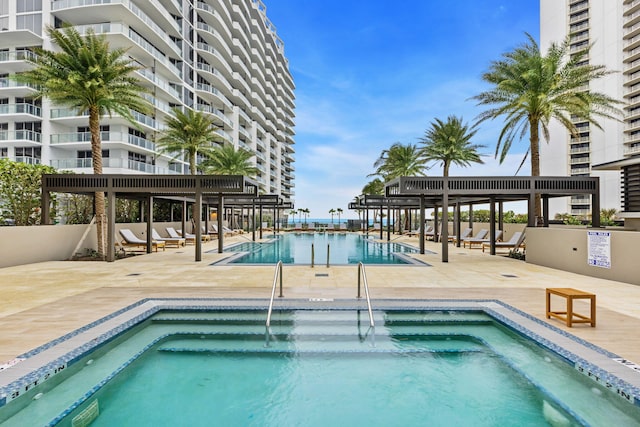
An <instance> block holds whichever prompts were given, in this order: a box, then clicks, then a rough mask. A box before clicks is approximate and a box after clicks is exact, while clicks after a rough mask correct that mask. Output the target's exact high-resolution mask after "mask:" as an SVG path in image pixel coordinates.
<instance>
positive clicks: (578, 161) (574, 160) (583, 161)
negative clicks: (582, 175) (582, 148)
mask: <svg viewBox="0 0 640 427" xmlns="http://www.w3.org/2000/svg"><path fill="white" fill-rule="evenodd" d="M590 161H591V160H590V158H589V157H577V158H572V159H571V160H569V164H572V165H581V164H589V163H590Z"/></svg>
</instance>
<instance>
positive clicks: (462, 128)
mask: <svg viewBox="0 0 640 427" xmlns="http://www.w3.org/2000/svg"><path fill="white" fill-rule="evenodd" d="M477 131H478V130H477V129H476V128H475V127H472V128H469V126H468V125H467V124H463V123H462V118H458V117H456V116H449V117H447V121H446V122H443V121H442V120H440V119H435V121H434V122H431V128H430V129H428V130H426V131H425V133H424V137H422V138H421V139H420V142H421V143H422V144H424V147H423V148H422V154H423V157H424V159H425V160H426V161H427V162H429V161H436V162H442V166H443V176H449V166H450V165H451V164H452V163H453V164H455V165H458V166H469V165H470V164H471V163H484V162H483V161H482V159H481V158H480V155H479V154H478V151H477V150H478V149H479V148H484V145H477V144H472V143H471V138H473V137H474V136H475V134H476V132H477Z"/></svg>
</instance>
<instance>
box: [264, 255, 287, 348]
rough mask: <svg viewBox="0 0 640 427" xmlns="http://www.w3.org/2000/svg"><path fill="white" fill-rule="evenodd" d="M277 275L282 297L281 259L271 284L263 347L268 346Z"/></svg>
mask: <svg viewBox="0 0 640 427" xmlns="http://www.w3.org/2000/svg"><path fill="white" fill-rule="evenodd" d="M278 276H280V295H279V297H280V298H282V297H284V295H283V294H282V260H280V261H278V263H277V264H276V271H275V273H274V276H273V285H271V298H270V299H269V310H268V311H267V321H266V322H265V330H264V345H265V347H269V335H270V330H269V327H270V326H271V313H273V299H274V298H275V296H276V285H277V284H278Z"/></svg>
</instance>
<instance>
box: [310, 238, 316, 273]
mask: <svg viewBox="0 0 640 427" xmlns="http://www.w3.org/2000/svg"><path fill="white" fill-rule="evenodd" d="M315 259H316V252H315V248H314V246H313V243H312V244H311V268H313V264H314V262H315Z"/></svg>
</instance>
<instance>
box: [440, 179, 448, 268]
mask: <svg viewBox="0 0 640 427" xmlns="http://www.w3.org/2000/svg"><path fill="white" fill-rule="evenodd" d="M443 187H444V188H443V189H442V235H441V236H440V240H441V241H442V242H441V243H442V262H449V183H448V182H447V180H446V179H445V182H444V186H443Z"/></svg>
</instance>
